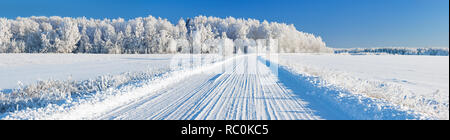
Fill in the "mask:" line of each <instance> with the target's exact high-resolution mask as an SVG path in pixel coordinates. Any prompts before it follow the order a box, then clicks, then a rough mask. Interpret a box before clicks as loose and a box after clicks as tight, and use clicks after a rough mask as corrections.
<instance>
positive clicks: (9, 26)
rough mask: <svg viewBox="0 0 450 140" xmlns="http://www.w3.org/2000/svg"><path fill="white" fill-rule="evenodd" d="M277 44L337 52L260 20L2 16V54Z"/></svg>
mask: <svg viewBox="0 0 450 140" xmlns="http://www.w3.org/2000/svg"><path fill="white" fill-rule="evenodd" d="M274 45H276V46H277V48H276V51H277V52H332V49H330V48H327V47H326V45H325V43H324V42H323V41H322V39H321V38H320V37H316V36H314V35H313V34H309V33H304V32H300V31H298V30H297V29H296V28H295V27H294V25H287V24H284V23H275V22H271V23H269V22H267V21H263V22H260V21H259V20H254V19H236V18H233V17H228V18H225V19H222V18H216V17H205V16H198V17H195V18H190V19H189V18H188V19H180V20H179V21H178V23H176V25H175V24H172V23H170V22H169V21H168V20H167V19H162V18H155V17H152V16H148V17H138V18H134V19H130V20H124V19H122V18H118V19H103V20H100V19H88V18H85V17H80V18H71V17H57V16H52V17H28V18H22V17H18V18H16V19H7V18H0V53H105V54H118V53H126V54H134V53H139V54H149V53H242V52H252V51H255V50H270V49H269V48H270V47H267V46H274Z"/></svg>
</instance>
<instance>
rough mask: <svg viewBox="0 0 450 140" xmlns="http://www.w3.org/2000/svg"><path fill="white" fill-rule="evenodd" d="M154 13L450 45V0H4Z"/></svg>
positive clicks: (334, 41)
mask: <svg viewBox="0 0 450 140" xmlns="http://www.w3.org/2000/svg"><path fill="white" fill-rule="evenodd" d="M147 15H153V16H156V17H163V18H167V19H169V20H170V21H172V22H176V21H177V20H178V19H179V18H181V17H183V18H187V17H194V16H197V15H205V16H217V17H227V16H233V17H239V18H256V19H259V20H264V19H266V20H268V21H276V22H285V23H288V24H294V25H295V26H296V27H297V29H298V30H301V31H305V32H309V33H314V34H316V35H319V36H322V38H323V39H324V40H325V42H326V43H327V45H328V46H330V47H335V48H336V47H339V48H347V47H385V46H404V47H448V46H449V0H96V1H94V0H1V1H0V17H6V18H16V17H17V16H21V17H29V16H69V17H80V16H85V17H92V18H117V17H122V18H125V19H129V18H134V17H142V16H147Z"/></svg>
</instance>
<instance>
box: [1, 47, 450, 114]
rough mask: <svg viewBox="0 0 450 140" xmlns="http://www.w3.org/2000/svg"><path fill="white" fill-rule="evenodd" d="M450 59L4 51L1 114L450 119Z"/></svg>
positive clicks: (312, 55)
mask: <svg viewBox="0 0 450 140" xmlns="http://www.w3.org/2000/svg"><path fill="white" fill-rule="evenodd" d="M174 60H178V61H174ZM222 60H224V61H222ZM174 62H176V63H174ZM448 63H449V58H448V56H394V55H358V56H354V55H338V54H280V55H273V54H272V55H270V56H266V55H261V56H256V55H238V56H234V57H231V58H227V59H222V58H221V57H219V56H216V55H194V56H191V55H94V54H81V55H80V54H0V72H1V74H2V75H0V77H1V79H0V87H1V88H2V89H3V90H1V91H2V92H3V93H0V94H2V95H0V101H1V102H2V104H1V107H0V109H2V110H3V112H0V119H449V118H448V116H449V111H448V110H449V107H448V103H449V87H448V84H449V80H448V79H449V64H448ZM103 75H109V76H103ZM68 77H70V78H68ZM49 78H52V79H53V80H48V79H49ZM39 79H41V80H43V81H47V82H42V83H39V82H37V80H39ZM89 79H91V80H89ZM17 81H22V83H23V86H22V87H20V88H19V89H15V88H18V86H17ZM48 81H51V82H48ZM55 81H56V82H55ZM29 85H34V86H29ZM15 93H21V94H15ZM31 93H32V94H31ZM12 94H14V95H21V96H20V97H19V96H14V97H11V96H10V95H12ZM40 94H46V96H36V95H40ZM22 95H26V96H22ZM56 95H58V96H56ZM29 97H34V98H33V99H32V100H25V98H29ZM56 97H57V98H56Z"/></svg>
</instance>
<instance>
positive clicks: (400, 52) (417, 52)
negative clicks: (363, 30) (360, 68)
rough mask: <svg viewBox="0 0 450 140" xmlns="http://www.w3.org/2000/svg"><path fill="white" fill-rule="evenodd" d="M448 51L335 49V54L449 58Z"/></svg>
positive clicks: (423, 49) (444, 49)
mask: <svg viewBox="0 0 450 140" xmlns="http://www.w3.org/2000/svg"><path fill="white" fill-rule="evenodd" d="M448 50H449V48H349V49H334V53H336V54H342V53H349V54H394V55H439V56H448V54H449V53H448Z"/></svg>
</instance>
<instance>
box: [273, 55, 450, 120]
mask: <svg viewBox="0 0 450 140" xmlns="http://www.w3.org/2000/svg"><path fill="white" fill-rule="evenodd" d="M277 59H278V60H275V61H277V62H278V63H279V64H281V65H284V66H286V67H288V69H291V70H292V71H295V72H296V73H299V74H304V75H308V76H313V77H318V78H319V79H320V81H321V84H322V85H327V86H334V87H338V88H341V89H344V90H347V91H349V92H351V93H353V94H358V95H363V96H365V97H370V98H373V99H381V100H382V101H386V102H387V103H390V104H391V105H392V104H393V105H398V106H400V107H401V108H402V109H403V110H411V111H414V112H415V113H418V114H420V115H421V116H422V117H424V118H434V119H449V57H448V56H418V55H410V56H404V55H336V54H280V55H279V56H278V57H277Z"/></svg>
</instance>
